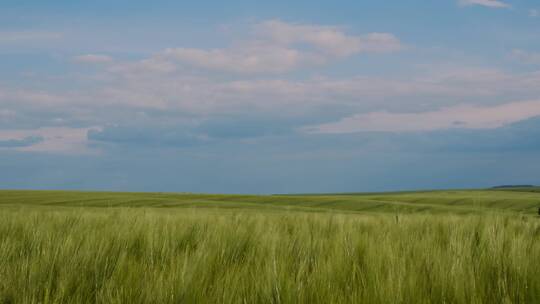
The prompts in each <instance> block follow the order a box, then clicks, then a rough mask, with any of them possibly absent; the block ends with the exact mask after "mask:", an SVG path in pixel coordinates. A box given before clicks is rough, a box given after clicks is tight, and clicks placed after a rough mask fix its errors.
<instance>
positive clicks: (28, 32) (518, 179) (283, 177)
mask: <svg viewBox="0 0 540 304" xmlns="http://www.w3.org/2000/svg"><path fill="white" fill-rule="evenodd" d="M539 152H540V3H538V2H537V1H532V0H521V1H520V0H500V1H497V0H441V1H426V0H423V1H420V0H412V1H393V2H392V3H390V2H388V1H313V0H312V1H294V2H293V3H291V2H290V1H268V2H265V3H261V2H260V1H228V2H227V3H226V4H221V3H216V2H210V1H196V2H193V1H189V2H187V1H185V2H184V1H152V2H150V1H101V0H97V1H84V2H83V1H67V0H66V1H64V0H58V1H25V0H19V1H5V0H4V1H2V0H0V185H1V187H2V188H31V189H92V190H133V191H188V192H221V193H291V192H340V191H382V190H402V189H434V188H460V187H466V188H473V187H488V186H492V185H499V184H540V174H538V172H540V153H539Z"/></svg>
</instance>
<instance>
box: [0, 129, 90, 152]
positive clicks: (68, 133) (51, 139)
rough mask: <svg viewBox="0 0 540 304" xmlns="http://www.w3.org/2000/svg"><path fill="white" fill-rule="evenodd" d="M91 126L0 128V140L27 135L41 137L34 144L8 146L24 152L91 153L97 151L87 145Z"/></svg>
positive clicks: (19, 138) (22, 137) (16, 138)
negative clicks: (27, 128) (40, 139)
mask: <svg viewBox="0 0 540 304" xmlns="http://www.w3.org/2000/svg"><path fill="white" fill-rule="evenodd" d="M91 129H100V128H99V127H93V128H69V127H46V128H39V129H30V130H0V141H2V140H24V139H26V138H28V137H41V138H42V139H43V140H42V141H39V142H37V143H36V144H33V145H30V146H25V147H16V148H9V149H15V150H18V151H26V152H50V153H65V154H74V153H75V154H89V153H90V154H91V153H98V152H99V151H97V150H95V149H91V148H89V147H88V138H87V133H88V131H89V130H91Z"/></svg>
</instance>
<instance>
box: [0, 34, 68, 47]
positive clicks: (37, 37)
mask: <svg viewBox="0 0 540 304" xmlns="http://www.w3.org/2000/svg"><path fill="white" fill-rule="evenodd" d="M63 36H64V35H63V34H62V33H58V32H44V31H0V43H2V44H7V43H22V42H34V41H46V40H58V39H62V38H63Z"/></svg>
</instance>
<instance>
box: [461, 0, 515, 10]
mask: <svg viewBox="0 0 540 304" xmlns="http://www.w3.org/2000/svg"><path fill="white" fill-rule="evenodd" d="M458 3H459V5H462V6H472V5H479V6H485V7H491V8H510V7H512V6H511V5H510V4H508V3H505V2H502V1H498V0H459V2H458Z"/></svg>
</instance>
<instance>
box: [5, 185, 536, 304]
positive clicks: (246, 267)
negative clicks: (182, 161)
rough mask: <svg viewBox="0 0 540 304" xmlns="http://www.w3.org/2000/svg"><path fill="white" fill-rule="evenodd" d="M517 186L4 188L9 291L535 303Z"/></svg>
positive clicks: (528, 228)
mask: <svg viewBox="0 0 540 304" xmlns="http://www.w3.org/2000/svg"><path fill="white" fill-rule="evenodd" d="M511 190H512V191H506V189H505V190H475V191H432V192H409V193H407V192H402V193H386V194H384V193H372V194H335V195H298V196H285V195H277V196H247V195H199V194H169V193H103V192H62V191H0V257H2V259H0V303H540V276H539V275H538V274H539V273H540V263H538V261H540V218H538V217H537V216H536V215H535V214H536V212H537V208H538V207H540V194H539V193H537V192H535V191H537V189H534V188H531V189H511Z"/></svg>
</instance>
